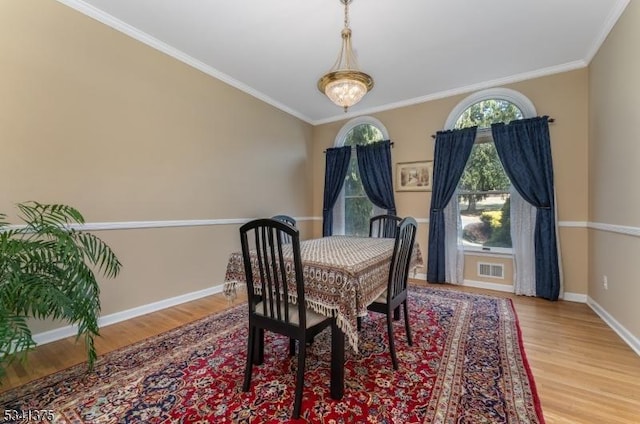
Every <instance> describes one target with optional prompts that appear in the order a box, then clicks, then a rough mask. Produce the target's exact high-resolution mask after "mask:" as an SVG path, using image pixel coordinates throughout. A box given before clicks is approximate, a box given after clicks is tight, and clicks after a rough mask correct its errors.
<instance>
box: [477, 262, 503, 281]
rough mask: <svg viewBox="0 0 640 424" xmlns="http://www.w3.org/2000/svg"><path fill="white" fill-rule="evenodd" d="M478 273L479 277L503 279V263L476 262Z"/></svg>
mask: <svg viewBox="0 0 640 424" xmlns="http://www.w3.org/2000/svg"><path fill="white" fill-rule="evenodd" d="M478 275H479V276H481V277H491V278H503V279H504V265H503V264H492V263H486V262H478Z"/></svg>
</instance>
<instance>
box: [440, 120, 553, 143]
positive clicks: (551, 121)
mask: <svg viewBox="0 0 640 424" xmlns="http://www.w3.org/2000/svg"><path fill="white" fill-rule="evenodd" d="M547 121H549V123H550V124H553V123H554V122H556V120H555V119H553V118H549V119H548V120H547ZM431 138H436V135H435V134H431Z"/></svg>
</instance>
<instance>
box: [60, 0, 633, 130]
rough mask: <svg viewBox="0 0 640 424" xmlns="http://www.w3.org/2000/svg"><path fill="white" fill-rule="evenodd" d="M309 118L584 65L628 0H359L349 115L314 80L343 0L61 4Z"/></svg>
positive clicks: (332, 43)
mask: <svg viewBox="0 0 640 424" xmlns="http://www.w3.org/2000/svg"><path fill="white" fill-rule="evenodd" d="M58 1H59V2H61V3H64V4H66V5H68V6H70V7H73V8H74V9H76V10H79V11H81V12H82V13H85V14H86V15H88V16H91V17H93V18H95V19H97V20H99V21H101V22H103V23H105V24H107V25H110V26H112V27H113V28H116V29H117V30H119V31H122V32H124V33H126V34H128V35H130V36H132V37H134V38H136V39H138V40H140V41H142V42H144V43H146V44H149V45H150V46H152V47H154V48H157V49H159V50H161V51H163V52H165V53H167V54H169V55H171V56H174V57H175V58H177V59H179V60H182V61H183V62H186V63H187V64H189V65H191V66H194V67H196V68H198V69H200V70H202V71H203V72H206V73H208V74H210V75H212V76H214V77H216V78H219V79H221V80H223V81H225V82H227V83H229V84H231V85H233V86H235V87H237V88H239V89H241V90H243V91H245V92H247V93H249V94H251V95H253V96H255V97H257V98H259V99H261V100H264V101H266V102H268V103H270V104H272V105H274V106H276V107H278V108H280V109H282V110H284V111H285V112H288V113H290V114H292V115H294V116H296V117H298V118H301V119H303V120H305V121H307V122H309V123H312V124H320V123H325V122H331V121H335V120H338V119H344V118H346V117H351V116H357V115H362V114H367V113H373V112H376V111H380V110H384V109H389V108H394V107H398V106H404V105H410V104H414V103H419V102H423V101H426V100H431V99H435V98H441V97H446V96H450V95H453V94H459V93H465V92H470V91H474V90H478V89H482V88H486V87H490V86H496V85H502V84H506V83H510V82H515V81H520V80H524V79H529V78H532V77H537V76H542V75H548V74H553V73H557V72H563V71H567V70H571V69H577V68H581V67H585V66H587V65H588V63H589V61H590V60H591V58H592V57H593V56H594V54H595V53H596V52H597V50H598V48H599V47H600V45H601V44H602V42H603V41H604V39H605V38H606V36H607V34H608V33H609V31H610V30H611V28H612V27H613V25H614V24H615V22H616V21H617V19H618V17H619V16H620V15H621V14H622V12H623V10H624V8H625V7H626V5H627V4H628V3H629V0H484V1H478V0H354V1H353V3H352V4H351V6H350V8H349V14H350V21H351V25H350V26H351V29H352V31H353V38H352V40H353V46H354V50H355V52H356V55H357V56H358V61H359V63H360V68H361V70H362V71H364V72H367V73H368V74H370V75H371V76H372V77H373V78H374V80H375V87H374V88H373V90H372V91H371V92H370V93H369V94H368V95H367V96H365V98H364V99H363V100H362V101H361V102H360V103H359V104H358V105H356V106H354V107H353V108H351V109H349V112H348V113H347V114H346V115H345V114H344V112H343V111H342V109H341V108H339V107H337V106H335V105H334V104H333V103H331V102H330V101H329V100H328V99H327V98H326V97H325V96H324V95H322V94H321V93H320V92H319V91H318V89H317V87H316V83H317V81H318V79H319V78H320V77H321V76H322V75H323V74H324V73H325V72H327V71H328V70H329V68H331V66H332V65H333V63H334V62H335V60H336V57H337V55H338V52H339V49H340V31H341V29H342V26H343V13H344V9H343V6H342V4H341V3H340V1H339V0H58Z"/></svg>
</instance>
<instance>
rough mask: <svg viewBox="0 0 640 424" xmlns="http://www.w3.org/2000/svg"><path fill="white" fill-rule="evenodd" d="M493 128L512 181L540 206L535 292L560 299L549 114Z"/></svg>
mask: <svg viewBox="0 0 640 424" xmlns="http://www.w3.org/2000/svg"><path fill="white" fill-rule="evenodd" d="M491 131H492V133H493V141H494V142H495V145H496V150H497V151H498V156H500V160H501V161H502V165H503V166H504V170H505V172H506V173H507V175H508V176H509V179H510V180H511V183H512V184H513V186H514V187H515V188H516V190H518V193H520V195H521V196H522V197H523V198H524V199H525V200H526V201H527V202H529V203H531V204H532V205H533V206H535V207H536V208H537V214H536V226H535V236H534V238H535V241H534V246H535V258H536V264H535V270H536V296H539V297H543V298H545V299H550V300H557V299H558V295H559V294H560V268H559V266H558V248H557V246H558V245H557V239H556V217H555V204H554V185H553V162H552V161H551V139H550V137H549V120H548V117H547V116H542V117H538V118H530V119H522V120H518V121H512V122H510V123H509V124H506V125H505V124H493V125H492V126H491Z"/></svg>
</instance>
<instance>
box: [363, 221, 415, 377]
mask: <svg viewBox="0 0 640 424" xmlns="http://www.w3.org/2000/svg"><path fill="white" fill-rule="evenodd" d="M417 228H418V224H417V223H416V220H415V219H413V218H412V217H406V218H404V219H402V221H400V225H399V226H398V232H397V234H396V237H395V239H396V240H395V245H394V247H393V254H392V256H391V266H390V267H389V280H388V283H387V289H386V290H385V291H384V292H383V293H382V294H381V295H380V296H379V297H378V298H377V299H376V300H374V301H373V303H371V304H370V305H369V306H367V309H369V310H370V311H373V312H378V313H382V314H385V315H386V316H387V331H388V333H389V351H390V353H391V362H392V363H393V369H394V370H397V369H398V358H397V357H396V349H395V343H394V338H393V325H392V322H393V320H392V315H393V311H394V310H396V309H398V308H399V307H400V305H403V308H404V326H405V331H406V333H407V342H408V343H409V346H412V345H413V341H412V340H411V328H410V327H409V308H408V306H407V293H408V289H407V281H408V278H409V268H410V263H411V255H412V253H413V245H414V242H415V239H416V231H417Z"/></svg>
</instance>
